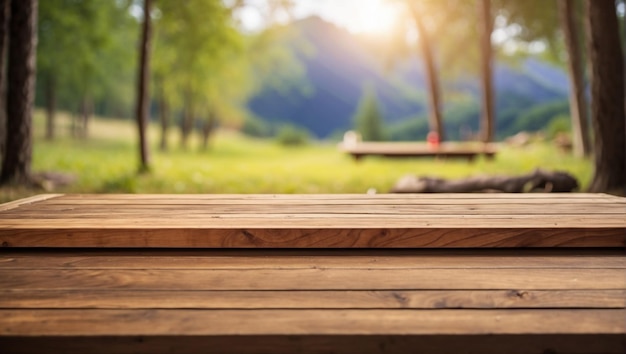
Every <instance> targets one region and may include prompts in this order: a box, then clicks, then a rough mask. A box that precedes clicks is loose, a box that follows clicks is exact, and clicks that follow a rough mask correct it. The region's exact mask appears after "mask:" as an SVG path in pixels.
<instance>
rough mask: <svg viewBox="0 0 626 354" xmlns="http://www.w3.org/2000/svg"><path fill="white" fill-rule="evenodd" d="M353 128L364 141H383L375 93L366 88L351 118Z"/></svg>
mask: <svg viewBox="0 0 626 354" xmlns="http://www.w3.org/2000/svg"><path fill="white" fill-rule="evenodd" d="M352 119H353V121H354V128H355V130H356V131H358V132H359V133H360V134H361V137H362V138H363V140H364V141H382V140H385V134H384V130H383V117H382V113H381V112H380V108H379V107H378V98H377V97H376V91H375V90H374V88H372V87H367V88H366V89H365V91H364V93H363V95H362V96H361V101H360V102H359V106H358V108H357V111H356V113H355V114H354V116H353V118H352Z"/></svg>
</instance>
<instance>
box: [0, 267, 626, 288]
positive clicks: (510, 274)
mask: <svg viewBox="0 0 626 354" xmlns="http://www.w3.org/2000/svg"><path fill="white" fill-rule="evenodd" d="M624 275H625V273H624V270H623V269H534V270H533V271H532V276H530V275H529V271H528V270H527V269H481V270H480V271H477V270H475V269H427V270H423V269H362V270H355V269H254V270H246V269H238V270H178V269H175V270H158V269H144V270H124V269H122V270H117V269H116V270H91V269H88V270H87V269H75V270H65V269H63V270H43V269H42V270H4V269H0V288H2V289H33V290H34V289H42V290H43V289H52V290H63V289H141V290H168V289H187V290H374V289H376V290H383V289H416V290H424V289H429V290H434V289H484V290H486V289H502V290H507V289H536V290H539V289H626V277H625V276H624Z"/></svg>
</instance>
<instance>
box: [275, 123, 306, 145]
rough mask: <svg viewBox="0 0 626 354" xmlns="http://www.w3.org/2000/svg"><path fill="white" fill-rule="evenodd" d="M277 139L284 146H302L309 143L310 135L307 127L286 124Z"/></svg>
mask: <svg viewBox="0 0 626 354" xmlns="http://www.w3.org/2000/svg"><path fill="white" fill-rule="evenodd" d="M276 140H277V141H278V143H279V144H281V145H283V146H301V145H306V144H308V143H309V140H310V136H309V132H307V130H306V129H303V128H298V127H296V126H293V125H285V126H283V127H281V128H280V130H279V131H278V134H277V135H276Z"/></svg>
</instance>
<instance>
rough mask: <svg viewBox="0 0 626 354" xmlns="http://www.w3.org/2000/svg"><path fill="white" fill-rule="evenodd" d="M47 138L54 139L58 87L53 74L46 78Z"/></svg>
mask: <svg viewBox="0 0 626 354" xmlns="http://www.w3.org/2000/svg"><path fill="white" fill-rule="evenodd" d="M45 90H46V139H48V140H54V135H55V134H54V116H55V114H56V106H57V102H56V87H55V80H54V77H53V76H52V75H49V76H48V77H47V78H46V89H45Z"/></svg>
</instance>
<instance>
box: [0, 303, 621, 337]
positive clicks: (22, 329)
mask: <svg viewBox="0 0 626 354" xmlns="http://www.w3.org/2000/svg"><path fill="white" fill-rule="evenodd" d="M624 314H625V313H624V311H623V310H608V309H603V310H588V309H584V310H577V309H567V310H535V309H530V310H522V309H520V310H436V311H434V310H197V309H196V310H5V309H0V335H4V336H7V335H11V336H80V335H90V336H99V335H102V336H105V335H106V336H120V335H123V336H142V335H150V336H153V335H170V336H176V335H186V336H196V335H429V334H432V335H434V334H438V335H453V334H474V335H486V334H623V333H626V328H625V323H624Z"/></svg>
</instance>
